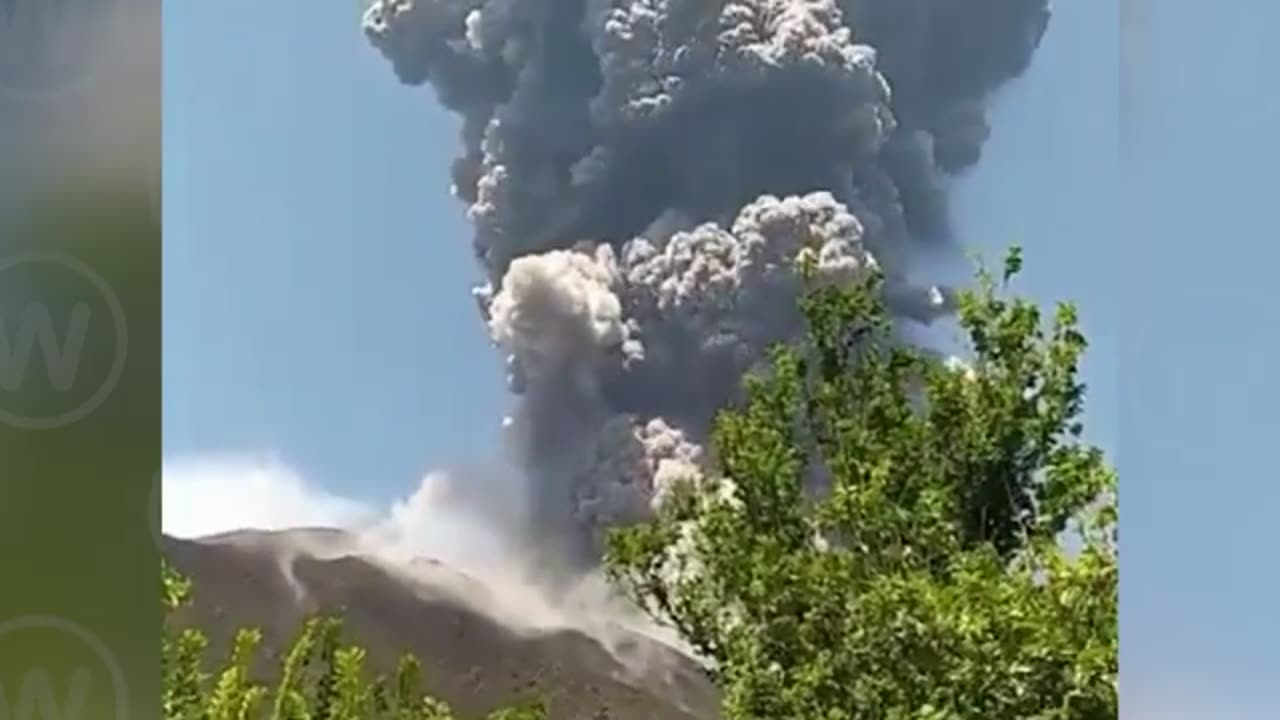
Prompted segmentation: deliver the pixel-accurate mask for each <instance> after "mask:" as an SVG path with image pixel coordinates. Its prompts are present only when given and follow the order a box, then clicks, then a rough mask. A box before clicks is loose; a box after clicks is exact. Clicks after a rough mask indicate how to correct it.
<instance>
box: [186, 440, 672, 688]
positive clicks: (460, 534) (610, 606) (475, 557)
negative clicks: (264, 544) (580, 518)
mask: <svg viewBox="0 0 1280 720" xmlns="http://www.w3.org/2000/svg"><path fill="white" fill-rule="evenodd" d="M510 472H511V471H510V469H507V468H502V467H484V468H468V469H465V470H460V471H457V472H449V473H439V472H437V473H431V474H429V475H427V476H426V477H424V478H423V480H422V482H421V484H420V485H419V486H418V488H417V489H416V490H415V491H414V492H413V493H412V494H410V495H409V496H408V497H405V498H402V499H399V500H396V501H394V502H392V503H391V504H390V505H389V506H387V507H378V506H375V505H373V504H371V503H368V502H362V501H357V500H352V499H348V498H344V497H341V496H338V495H335V494H333V493H331V492H328V491H326V490H323V489H321V488H319V487H316V486H315V485H314V484H312V483H310V482H308V481H307V480H306V479H305V478H304V477H303V476H302V475H301V474H300V473H298V472H297V471H296V470H294V469H293V468H291V467H290V466H289V465H288V464H287V463H285V462H283V461H281V460H280V459H278V458H275V457H271V456H250V455H235V456H220V455H215V456H195V457H180V458H176V459H173V460H171V461H168V462H166V463H165V467H164V469H163V472H162V483H163V484H162V494H161V497H162V508H161V510H162V513H161V516H162V530H163V532H164V533H165V534H166V535H169V536H171V537H177V538H182V539H189V540H196V539H206V540H207V539H211V538H215V536H226V537H229V538H232V541H234V542H248V543H253V542H256V541H255V540H254V537H255V536H254V534H253V533H243V532H241V531H245V530H256V531H264V530H265V531H292V532H290V533H286V535H285V536H283V537H281V538H277V542H285V543H289V542H292V543H295V544H296V546H288V547H281V546H279V545H273V546H272V547H273V548H274V549H275V550H276V551H284V555H282V556H279V557H277V558H276V559H277V561H278V562H279V565H280V570H281V573H282V575H283V576H284V577H285V579H286V580H288V581H289V582H290V583H291V584H293V585H294V589H295V591H296V592H297V593H298V594H299V597H300V598H301V597H302V596H303V595H304V594H305V589H304V588H302V587H301V586H299V585H298V584H297V583H296V581H295V580H294V578H293V572H292V559H293V558H294V557H295V556H297V555H308V556H312V557H317V558H320V559H327V558H338V557H344V556H356V557H361V558H364V559H366V560H368V561H371V562H375V563H378V564H380V565H381V566H382V567H383V568H385V569H386V570H387V571H388V572H391V573H393V574H396V575H398V576H400V577H405V578H406V579H411V580H413V581H417V582H423V583H426V584H427V585H428V586H430V587H432V588H433V589H435V590H437V591H442V592H452V593H454V594H456V596H457V598H458V599H459V600H461V601H463V602H465V603H466V604H467V605H468V606H469V607H470V608H472V609H473V610H476V611H478V612H483V613H487V614H489V615H490V616H491V617H493V619H495V620H497V621H499V622H501V623H503V624H504V625H505V626H506V627H508V628H509V629H512V630H516V631H529V632H541V631H545V630H555V629H564V628H570V629H574V630H579V631H582V632H586V633H588V634H590V635H591V636H592V637H595V638H596V639H597V640H599V641H601V642H603V643H605V644H606V645H607V646H612V645H613V644H615V643H616V644H620V645H621V644H624V643H625V638H627V637H629V636H630V635H631V634H634V633H639V634H644V635H647V636H649V637H651V638H654V639H656V640H658V641H660V642H662V643H665V644H667V645H670V646H672V647H676V648H679V647H681V646H680V643H679V641H678V639H676V638H675V637H674V636H672V635H670V633H669V632H667V631H665V630H663V629H659V628H657V627H655V626H654V625H653V624H652V623H650V622H649V621H648V620H647V619H646V618H645V617H643V616H642V615H641V614H640V613H639V612H637V611H636V610H635V609H634V608H632V607H631V606H630V605H628V604H627V603H625V602H624V601H623V600H622V599H620V598H618V597H616V596H615V595H614V594H613V593H612V592H611V591H610V590H609V588H608V586H607V583H606V582H605V581H604V578H603V577H602V576H601V575H600V574H598V573H590V574H586V575H583V576H581V577H579V578H577V579H576V580H575V582H574V583H573V584H572V585H570V586H564V587H561V588H558V589H557V592H556V593H554V594H552V593H548V592H547V587H546V586H545V584H543V583H541V582H540V581H541V579H542V578H541V569H540V568H538V567H537V566H536V565H535V562H536V558H535V557H533V556H531V555H530V554H529V553H528V552H527V551H526V549H525V547H524V545H523V543H522V539H521V538H520V537H518V536H517V535H516V534H513V533H512V532H510V528H511V526H512V519H513V518H514V517H515V516H516V515H518V514H521V513H522V512H523V511H522V510H521V509H520V508H519V507H518V503H519V502H520V501H519V500H518V499H517V500H515V501H514V502H502V501H501V500H499V501H494V500H493V499H492V497H491V496H492V494H493V492H494V491H497V490H499V489H501V487H502V486H504V485H510V484H511V479H510ZM460 479H465V480H466V482H460V481H459V480H460ZM481 488H483V489H481ZM510 499H511V498H508V500H510ZM309 529H316V530H324V531H326V532H324V533H321V534H308V533H307V532H305V531H306V530H309ZM334 530H336V531H340V532H338V533H334V532H332V531H334ZM631 644H634V643H631ZM614 649H615V651H617V654H618V659H619V660H621V661H624V662H625V664H627V665H632V664H634V663H635V662H637V661H641V662H643V661H647V660H648V659H647V658H645V657H641V656H634V657H633V656H632V655H634V653H635V652H637V649H636V648H631V649H630V650H626V649H624V648H621V647H619V648H614ZM628 652H630V653H632V655H628ZM641 654H643V653H641Z"/></svg>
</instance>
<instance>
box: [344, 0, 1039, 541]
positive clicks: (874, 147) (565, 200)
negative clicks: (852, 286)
mask: <svg viewBox="0 0 1280 720" xmlns="http://www.w3.org/2000/svg"><path fill="white" fill-rule="evenodd" d="M1047 2H1048V0H838V1H837V0H736V1H731V0H374V1H373V3H372V5H371V6H370V7H369V9H368V10H367V12H366V14H365V18H364V29H365V33H366V35H367V36H368V38H369V39H370V41H371V42H372V43H373V44H374V45H375V46H376V47H377V48H378V49H379V50H381V52H382V53H383V54H384V55H385V56H386V58H387V59H388V60H390V61H391V63H392V65H393V67H394V69H395V72H396V74H397V76H398V77H399V78H400V79H401V80H402V81H403V82H405V83H408V84H413V85H418V84H423V83H430V84H431V85H432V86H433V87H434V88H435V90H436V92H437V95H438V97H439V100H440V101H441V102H442V103H443V104H444V105H446V106H447V107H449V108H451V109H453V110H455V111H457V112H458V113H460V114H461V116H462V118H463V127H462V133H461V134H462V145H463V149H462V152H461V154H460V156H459V157H458V158H457V160H455V162H454V165H453V168H452V176H453V183H454V192H455V194H456V195H457V197H458V198H459V199H461V200H462V201H463V202H465V203H466V204H467V206H468V217H469V218H470V219H471V221H472V222H473V224H474V227H475V236H474V246H475V252H476V256H477V258H478V259H479V261H480V264H481V266H482V267H483V270H484V272H485V276H486V277H485V281H484V282H483V283H482V284H481V285H480V286H479V287H478V288H476V297H477V300H478V302H479V304H480V308H481V312H482V314H483V316H484V319H485V321H486V322H487V323H488V326H489V329H490V331H491V334H492V337H493V339H494V341H495V342H496V343H497V344H498V345H499V347H501V348H502V350H503V351H504V352H505V353H506V355H507V364H508V369H509V378H510V383H511V389H512V390H513V391H514V392H516V393H518V394H520V395H521V397H522V400H521V403H520V406H519V409H518V412H517V413H516V416H515V417H513V418H511V419H510V421H509V423H508V428H509V431H510V433H511V434H512V438H513V439H514V441H515V443H516V447H517V448H518V451H519V454H520V458H521V460H522V462H523V464H524V465H525V467H526V468H527V471H528V473H529V474H530V477H531V479H532V481H533V490H532V493H531V494H532V496H533V497H532V498H531V499H532V500H533V507H534V512H533V518H532V520H533V527H532V528H531V529H532V530H534V531H537V532H539V533H542V534H543V537H547V538H557V539H560V540H564V541H568V542H569V545H570V546H571V547H573V548H575V549H578V550H581V551H585V553H586V554H585V555H584V557H585V558H587V559H589V557H590V554H591V552H592V550H591V548H592V545H593V543H592V542H591V540H592V538H593V537H594V536H595V533H596V532H597V531H598V530H599V529H600V528H602V527H604V526H607V525H610V524H613V523H619V522H626V521H627V520H629V519H633V518H637V517H643V516H644V515H645V514H646V513H648V512H651V511H652V509H653V508H654V507H655V506H656V504H658V503H660V502H661V500H662V498H663V497H664V496H665V495H666V493H667V492H668V491H669V489H670V487H671V486H672V484H673V483H676V482H680V481H682V480H696V478H697V477H698V473H699V468H700V467H701V464H702V463H703V461H704V453H703V451H702V448H701V447H700V444H701V443H702V442H703V441H704V440H705V437H706V434H707V432H708V429H709V424H710V422H711V419H712V416H713V414H714V413H715V411H716V410H717V409H718V408H720V407H723V406H724V405H725V404H726V403H728V402H731V401H732V400H733V399H734V397H735V394H736V393H737V392H738V386H739V380H740V378H741V376H742V374H743V373H744V372H745V371H747V370H748V369H750V368H751V367H752V366H753V365H754V364H755V363H757V362H759V360H760V358H761V354H762V351H763V349H764V348H765V347H766V346H767V345H768V344H770V343H772V342H775V341H779V340H785V339H787V338H789V337H792V336H794V334H795V333H796V332H797V331H798V330H799V328H800V319H799V317H798V316H797V313H796V310H795V307H794V299H795V297H796V294H797V291H798V289H799V283H798V278H797V271H796V270H797V268H796V265H797V261H798V260H800V259H801V258H803V257H806V256H807V257H810V258H812V259H813V260H814V261H815V263H816V266H817V268H818V272H819V274H820V276H821V278H822V279H824V280H825V281H830V282H844V281H848V280H850V279H854V278H857V277H858V276H859V275H860V274H862V273H865V272H867V271H868V270H870V269H872V268H878V269H879V270H880V271H881V272H883V274H884V275H885V277H886V279H887V284H886V293H887V296H886V300H887V301H888V303H889V304H890V307H891V309H892V310H893V311H894V312H895V313H896V314H898V315H899V316H900V317H901V318H902V320H903V321H905V322H917V323H929V322H931V321H932V320H934V319H936V318H938V317H940V316H942V315H945V314H947V313H949V312H950V311H951V310H952V302H951V293H950V292H949V291H948V290H947V289H946V288H938V287H921V286H917V285H914V284H912V283H911V282H908V280H907V278H908V276H909V275H911V273H910V271H911V270H912V267H911V264H912V258H913V257H915V256H916V255H917V253H918V252H919V251H920V249H921V247H922V246H924V245H926V244H929V243H938V242H945V241H946V240H947V239H948V237H949V228H948V223H947V207H946V202H945V199H946V198H945V193H944V190H943V183H944V181H945V178H946V176H947V175H948V174H951V173H955V172H958V171H961V170H964V169H965V168H967V167H969V166H971V165H972V164H973V163H975V162H977V160H978V158H979V156H980V154H981V149H982V145H983V143H984V142H985V140H986V138H987V136H988V134H989V130H988V127H987V123H986V119H985V98H986V97H987V95H988V94H989V93H990V92H991V91H993V90H994V89H996V88H997V87H998V86H1000V85H1001V84H1002V83H1004V82H1006V81H1008V80H1010V79H1012V78H1014V77H1016V76H1018V75H1019V74H1021V73H1022V72H1023V71H1024V70H1025V69H1026V67H1027V65H1028V63H1029V62H1030V59H1031V55H1032V54H1033V52H1034V50H1035V48H1036V46H1037V45H1038V44H1039V42H1040V38H1041V36H1042V35H1043V33H1044V31H1045V28H1046V25H1047V22H1048V19H1049V10H1048V6H1047Z"/></svg>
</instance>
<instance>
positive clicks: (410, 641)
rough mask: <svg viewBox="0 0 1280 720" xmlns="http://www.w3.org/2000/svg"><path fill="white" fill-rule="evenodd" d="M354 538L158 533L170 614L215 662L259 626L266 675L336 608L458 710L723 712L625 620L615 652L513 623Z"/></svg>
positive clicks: (648, 714)
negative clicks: (370, 552)
mask: <svg viewBox="0 0 1280 720" xmlns="http://www.w3.org/2000/svg"><path fill="white" fill-rule="evenodd" d="M353 547H354V543H353V542H352V538H351V537H350V536H349V535H347V534H346V533H343V532H341V531H336V530H319V529H297V530H288V531H282V532H264V531H239V532H234V533H227V534H222V535H217V536H212V537H208V538H202V539H199V540H180V539H176V538H171V537H168V536H166V537H165V538H164V540H163V552H164V555H165V557H166V558H167V559H168V560H169V562H170V563H171V564H172V565H173V566H174V567H175V568H176V569H177V570H178V571H179V572H180V573H182V574H183V575H185V576H187V577H188V578H190V579H191V581H192V583H193V585H194V597H193V600H192V603H191V604H190V605H189V606H188V607H185V608H182V609H181V610H179V611H178V613H177V615H176V616H175V617H174V618H173V622H174V623H175V625H176V626H177V627H189V626H195V627H199V628H200V629H202V630H203V631H204V632H205V633H206V634H207V635H208V636H209V639H210V649H209V653H210V657H212V658H219V659H220V658H224V657H226V653H227V651H228V648H229V646H230V640H231V639H232V637H233V636H234V634H235V632H236V630H237V629H239V628H242V627H246V626H248V627H257V628H260V629H261V630H262V634H263V642H262V651H263V652H262V657H263V662H262V663H261V665H260V666H259V667H258V668H257V672H258V673H259V674H260V676H261V679H264V680H267V679H273V678H269V677H268V675H269V670H268V668H274V667H278V666H279V661H280V660H281V659H282V657H283V654H284V653H285V652H287V651H288V649H289V647H290V645H291V643H292V641H293V639H294V637H295V636H296V633H297V632H298V630H299V629H300V627H301V623H302V622H303V621H304V620H305V618H306V617H307V615H308V614H309V613H316V612H319V613H323V614H340V615H341V616H342V617H343V619H344V621H345V624H344V639H345V640H346V641H347V642H349V643H353V644H358V645H360V646H362V647H364V648H365V649H366V650H367V651H368V653H369V658H370V661H371V664H372V665H373V667H374V668H375V669H377V670H378V671H379V672H385V671H390V670H391V669H393V668H394V665H395V662H396V661H397V660H398V659H399V657H400V656H401V655H403V654H405V653H411V654H413V655H415V656H416V657H417V658H418V659H419V660H421V661H422V665H423V670H424V674H425V682H424V690H425V692H427V693H428V694H430V695H432V696H434V697H438V698H440V699H442V700H444V701H446V702H448V703H449V704H450V705H451V706H452V707H453V708H454V709H455V710H456V711H457V712H458V713H459V714H460V715H461V716H462V717H468V718H469V717H481V716H483V715H484V713H486V712H489V711H490V710H492V709H495V708H497V707H502V706H504V705H507V704H510V703H512V702H516V701H520V700H523V699H527V698H530V697H532V696H534V694H537V695H540V696H541V697H543V698H544V699H546V700H547V702H548V704H549V709H550V713H551V717H552V718H557V719H558V718H566V719H569V718H572V719H575V720H576V719H578V718H611V719H614V720H700V719H702V718H713V717H716V715H717V713H716V710H715V708H716V706H717V698H716V697H715V691H714V689H713V688H712V686H711V684H710V682H709V681H708V680H707V679H706V677H705V675H704V674H703V673H702V671H701V670H700V668H699V667H698V666H697V665H696V664H695V663H694V662H693V661H691V660H690V659H689V658H687V657H685V656H683V655H682V654H680V653H679V652H677V651H675V650H673V649H671V648H669V647H668V646H666V645H664V644H662V643H660V642H658V641H657V640H654V639H651V638H649V637H647V636H644V635H641V634H638V633H630V632H627V631H623V630H619V631H618V632H617V634H616V635H614V636H611V638H610V641H611V642H610V644H611V645H612V646H613V647H614V648H615V651H614V652H611V651H610V649H609V648H607V647H606V646H605V645H604V644H603V643H602V642H601V641H599V640H597V639H595V638H593V637H592V636H589V635H588V634H587V633H585V632H583V631H579V630H573V629H566V628H560V629H542V630H529V629H527V628H519V627H516V626H514V625H512V624H511V623H510V622H504V621H501V620H499V619H497V617H496V615H495V614H493V613H491V612H488V611H486V610H485V607H486V605H489V604H490V603H487V602H486V594H487V593H489V594H490V595H491V593H492V591H490V590H489V589H487V588H486V587H485V586H484V584H482V583H481V582H479V581H477V580H475V579H472V578H468V577H467V576H465V575H463V574H462V573H459V572H456V571H454V570H452V569H450V568H448V567H445V566H444V565H442V564H440V563H438V562H435V561H432V560H425V559H424V560H419V561H417V562H415V563H413V564H412V565H413V566H412V567H411V568H408V569H405V568H392V567H389V566H388V565H387V564H385V563H382V562H380V561H378V560H376V559H374V558H372V557H368V556H362V555H360V554H359V553H356V552H354V551H353ZM490 599H492V598H491V597H490ZM531 612H532V610H531ZM614 640H617V641H618V642H616V643H615V642H614ZM619 647H621V648H622V652H619V651H618V650H617V649H618V648H619ZM630 658H637V659H639V658H643V659H645V660H646V661H647V662H645V663H643V664H640V663H638V662H636V663H633V662H630V661H629V659H630Z"/></svg>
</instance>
